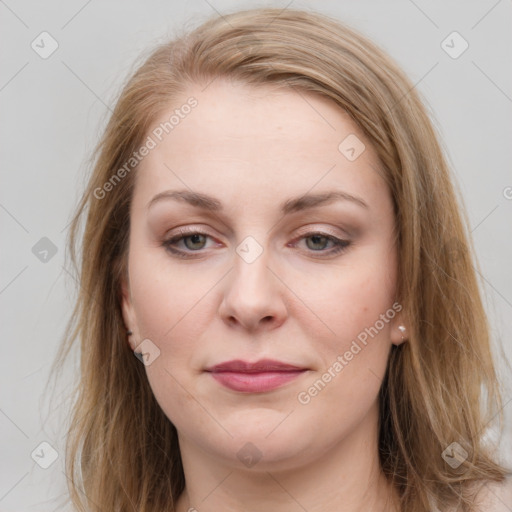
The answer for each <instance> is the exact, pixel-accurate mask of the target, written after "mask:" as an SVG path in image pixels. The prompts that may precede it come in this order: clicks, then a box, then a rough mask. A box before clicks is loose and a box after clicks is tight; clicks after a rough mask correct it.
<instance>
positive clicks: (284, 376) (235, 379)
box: [206, 359, 307, 393]
mask: <svg viewBox="0 0 512 512" xmlns="http://www.w3.org/2000/svg"><path fill="white" fill-rule="evenodd" d="M206 371H207V372H209V373H210V374H211V375H212V377H213V378H214V379H215V380H216V381H217V382H219V383H220V384H222V385H223V386H225V387H227V388H229V389H232V390H233V391H240V392H244V393H263V392H265V391H271V390H273V389H277V388H279V387H281V386H283V385H285V384H286V383H288V382H290V381H292V380H294V379H296V378H297V377H299V376H300V375H302V374H303V373H304V372H306V371H307V368H301V367H299V366H295V365H292V364H288V363H283V362H282V361H275V360H272V359H261V360H260V361H256V362H254V363H249V362H247V361H242V360H240V359H236V360H233V361H226V362H224V363H220V364H217V365H215V366H212V367H210V368H207V369H206Z"/></svg>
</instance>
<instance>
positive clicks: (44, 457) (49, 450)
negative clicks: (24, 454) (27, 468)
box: [30, 441, 59, 469]
mask: <svg viewBox="0 0 512 512" xmlns="http://www.w3.org/2000/svg"><path fill="white" fill-rule="evenodd" d="M30 456H31V457H32V459H33V460H34V461H35V462H36V464H37V465H38V466H39V467H41V468H43V469H48V468H49V467H50V466H51V465H52V464H53V463H54V462H55V461H56V460H57V459H58V458H59V454H58V452H57V450H56V449H55V448H54V447H53V446H52V445H51V444H50V443H47V442H46V441H43V442H42V443H40V444H38V445H37V447H36V448H35V450H34V451H33V452H32V453H31V454H30Z"/></svg>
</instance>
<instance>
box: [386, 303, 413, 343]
mask: <svg viewBox="0 0 512 512" xmlns="http://www.w3.org/2000/svg"><path fill="white" fill-rule="evenodd" d="M408 326H409V322H408V321H407V317H406V315H405V314H404V313H403V311H400V312H398V313H397V314H396V315H395V316H394V317H393V318H392V319H391V321H390V327H391V343H393V345H397V346H398V345H401V344H402V343H404V342H405V341H407V340H408V339H409V332H410V331H409V328H408Z"/></svg>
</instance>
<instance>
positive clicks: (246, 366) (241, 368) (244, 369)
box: [206, 359, 306, 373]
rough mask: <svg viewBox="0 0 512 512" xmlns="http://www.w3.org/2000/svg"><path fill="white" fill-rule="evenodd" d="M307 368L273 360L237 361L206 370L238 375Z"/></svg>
mask: <svg viewBox="0 0 512 512" xmlns="http://www.w3.org/2000/svg"><path fill="white" fill-rule="evenodd" d="M305 369H306V368H303V367H300V366H295V365H293V364H288V363H283V362H282V361H276V360H273V359H260V360H259V361H256V362H254V363H249V362H247V361H242V360H241V359H235V360H233V361H226V362H224V363H220V364H216V365H215V366H211V367H209V368H207V369H206V371H207V372H236V373H262V372H291V371H299V370H305Z"/></svg>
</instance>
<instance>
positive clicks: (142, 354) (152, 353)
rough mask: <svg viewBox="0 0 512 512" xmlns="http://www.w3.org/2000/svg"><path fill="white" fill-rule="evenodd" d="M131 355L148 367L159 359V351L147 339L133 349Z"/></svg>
mask: <svg viewBox="0 0 512 512" xmlns="http://www.w3.org/2000/svg"><path fill="white" fill-rule="evenodd" d="M133 353H134V355H135V357H136V358H137V359H138V360H139V361H141V362H142V363H143V364H144V366H149V365H150V364H152V363H153V361H154V360H155V359H157V358H158V357H160V349H159V348H158V347H157V346H156V345H155V344H154V343H153V342H152V341H151V340H150V339H148V338H146V339H145V340H143V341H142V342H141V343H140V344H139V345H138V346H137V347H135V350H134V351H133Z"/></svg>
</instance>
